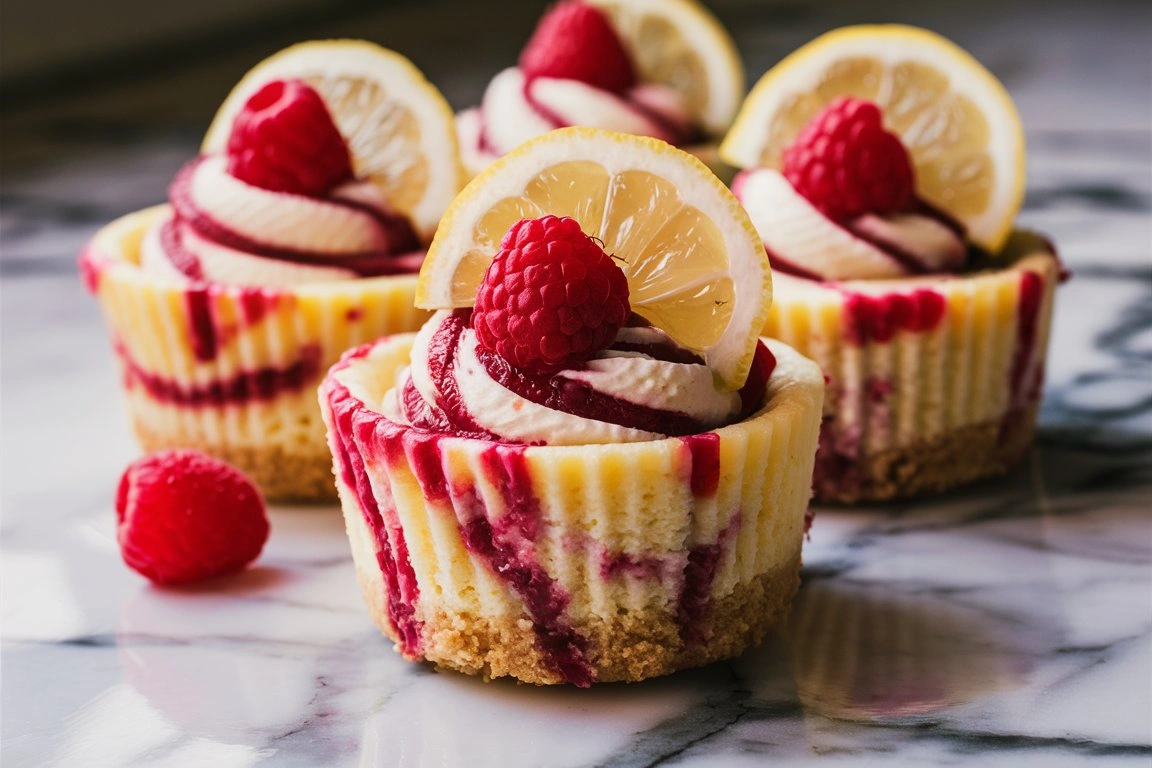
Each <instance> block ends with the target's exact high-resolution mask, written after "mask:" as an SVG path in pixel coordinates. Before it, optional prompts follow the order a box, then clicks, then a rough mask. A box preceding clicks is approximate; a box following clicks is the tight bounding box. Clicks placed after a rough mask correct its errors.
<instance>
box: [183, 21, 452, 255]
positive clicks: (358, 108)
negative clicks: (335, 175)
mask: <svg viewBox="0 0 1152 768" xmlns="http://www.w3.org/2000/svg"><path fill="white" fill-rule="evenodd" d="M278 79H297V80H303V81H304V82H306V83H308V84H309V85H311V86H312V87H313V88H315V89H316V91H317V92H318V93H319V94H320V96H321V97H322V98H323V99H324V102H325V104H327V106H328V111H329V112H331V113H332V118H333V120H335V122H336V126H337V127H338V128H339V129H340V133H341V134H342V135H343V136H344V139H345V141H347V142H348V150H349V153H350V154H351V156H352V170H353V172H354V173H355V174H356V177H357V178H360V179H370V180H372V181H373V182H375V183H376V185H377V186H379V187H380V190H381V191H382V192H383V194H384V196H385V199H387V200H388V202H389V204H391V205H393V206H395V207H396V208H397V209H398V210H400V211H401V212H403V213H404V214H405V215H407V216H408V217H409V218H410V219H411V220H412V224H413V226H414V227H415V229H416V233H417V234H418V235H419V236H420V237H421V240H422V241H423V242H427V241H428V240H430V239H431V237H432V233H433V232H435V230H436V225H437V223H438V222H439V221H440V216H441V214H443V213H444V209H445V208H447V207H448V204H449V203H450V202H452V198H453V197H454V196H455V195H456V193H457V192H458V191H460V187H461V186H463V184H464V175H463V170H462V166H461V164H460V147H459V144H458V142H457V140H456V124H455V118H454V116H453V113H452V108H451V107H449V106H448V102H447V101H445V100H444V97H443V96H442V95H441V94H440V92H439V91H438V90H436V88H435V87H434V86H433V85H432V84H430V83H429V82H428V81H427V80H425V79H424V75H423V74H421V73H420V70H418V69H417V68H416V67H415V66H414V65H413V64H412V62H410V61H409V60H408V59H406V58H404V57H403V56H401V55H400V54H398V53H396V52H394V51H390V50H388V49H386V48H381V47H380V46H378V45H375V44H373V43H369V42H365V41H362V40H316V41H312V42H307V43H300V44H298V45H293V46H291V47H289V48H285V49H284V50H283V51H280V52H279V53H276V54H273V55H272V56H270V57H269V58H267V59H265V60H264V61H262V62H260V63H259V64H257V65H256V66H255V67H253V68H252V69H251V70H250V71H249V72H248V74H246V75H245V76H244V77H243V79H241V80H240V82H239V83H238V84H237V85H236V87H235V88H233V89H232V92H231V93H230V94H228V98H227V99H225V100H224V103H223V105H221V107H220V109H219V111H217V112H216V117H215V118H214V119H213V120H212V125H211V126H210V127H209V128H208V134H207V135H206V136H205V137H204V143H203V146H202V149H203V151H204V152H221V151H223V150H224V148H225V146H226V145H227V143H228V134H229V133H230V132H231V131H232V123H233V121H234V120H235V119H236V115H237V114H238V113H239V112H240V109H241V108H242V107H243V106H244V103H245V102H246V101H247V100H248V97H250V96H251V95H252V94H253V93H255V92H256V91H257V90H258V89H259V88H260V87H261V86H262V85H264V84H265V83H267V82H269V81H270V80H278Z"/></svg>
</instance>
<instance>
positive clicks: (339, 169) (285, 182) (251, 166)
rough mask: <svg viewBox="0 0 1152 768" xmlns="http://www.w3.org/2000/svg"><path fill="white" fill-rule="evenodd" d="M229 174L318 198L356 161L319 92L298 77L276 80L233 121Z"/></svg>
mask: <svg viewBox="0 0 1152 768" xmlns="http://www.w3.org/2000/svg"><path fill="white" fill-rule="evenodd" d="M228 173H230V174H232V175H233V176H235V177H236V178H238V179H240V180H241V181H245V182H247V183H249V184H251V185H253V186H256V187H261V188H263V189H270V190H272V191H273V192H291V193H293V194H297V195H310V196H313V197H316V196H319V195H323V194H324V193H325V192H327V191H328V190H330V189H331V188H332V187H334V186H335V185H337V184H339V183H340V182H342V181H345V180H347V179H349V178H351V176H352V163H351V160H350V159H349V157H348V146H347V144H345V143H344V137H343V136H341V135H340V131H339V130H337V128H336V124H335V123H333V122H332V116H331V115H330V114H328V107H326V106H325V105H324V100H323V99H321V98H320V94H318V93H316V91H315V90H313V89H312V87H311V86H309V85H308V84H306V83H303V82H300V81H299V80H273V81H271V82H270V83H267V84H266V85H264V86H263V87H262V88H261V89H260V90H258V91H256V93H254V94H252V96H251V97H249V99H248V101H246V102H245V103H244V107H243V108H242V109H241V110H240V114H238V115H237V116H236V120H235V121H234V122H233V123H232V133H231V135H229V136H228Z"/></svg>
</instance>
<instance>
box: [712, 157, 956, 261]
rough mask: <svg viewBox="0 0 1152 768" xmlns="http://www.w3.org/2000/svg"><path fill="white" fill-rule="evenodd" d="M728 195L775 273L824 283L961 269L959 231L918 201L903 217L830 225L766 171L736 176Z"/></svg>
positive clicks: (773, 173)
mask: <svg viewBox="0 0 1152 768" xmlns="http://www.w3.org/2000/svg"><path fill="white" fill-rule="evenodd" d="M732 192H733V194H735V195H736V198H737V199H738V200H739V201H740V203H741V204H742V205H743V206H744V209H745V210H746V211H748V216H749V218H750V219H751V220H752V224H753V225H754V226H755V227H756V231H757V232H759V233H760V237H761V239H763V241H764V247H765V248H766V249H767V250H768V256H769V258H770V259H771V261H772V269H773V270H774V271H777V272H783V273H785V274H791V275H794V276H797V277H803V278H807V279H809V280H816V281H820V282H829V281H836V280H853V279H882V278H895V277H905V276H908V275H925V274H945V273H954V272H959V271H960V270H962V269H963V268H964V267H965V265H966V264H967V259H968V244H967V243H966V241H965V233H964V228H963V227H962V226H961V225H960V224H959V223H958V222H956V221H954V220H953V219H952V218H951V217H949V216H948V215H947V214H945V213H943V212H941V211H939V210H937V209H935V208H933V207H932V206H930V205H928V204H926V203H924V202H921V201H916V202H914V204H913V206H912V209H911V210H909V211H905V212H900V213H891V214H884V215H879V214H874V213H866V214H862V215H859V216H855V217H851V218H848V219H846V220H843V221H840V220H834V219H832V218H829V217H828V216H826V215H825V214H824V213H823V212H822V211H820V210H819V209H818V208H816V207H815V206H814V205H812V203H810V202H809V201H808V200H806V199H805V198H804V197H803V196H802V195H801V194H800V193H799V192H797V191H796V190H795V189H794V188H793V187H792V185H791V184H790V183H789V182H788V180H787V179H786V178H785V177H784V175H783V174H781V173H780V172H779V171H776V170H773V169H770V168H756V169H752V170H747V171H743V172H741V173H740V174H739V175H738V176H737V177H736V179H735V180H734V181H733V183H732Z"/></svg>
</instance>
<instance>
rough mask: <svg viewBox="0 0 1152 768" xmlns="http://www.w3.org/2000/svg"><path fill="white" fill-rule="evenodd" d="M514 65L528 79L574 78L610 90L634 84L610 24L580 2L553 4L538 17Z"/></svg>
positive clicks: (631, 70) (625, 54)
mask: <svg viewBox="0 0 1152 768" xmlns="http://www.w3.org/2000/svg"><path fill="white" fill-rule="evenodd" d="M520 69H521V70H522V71H523V72H524V75H525V76H526V77H529V78H532V77H557V78H563V79H566V80H579V81H580V82H582V83H587V84H588V85H591V86H595V87H596V88H600V89H602V90H605V91H612V92H613V93H621V92H623V91H626V90H628V89H629V88H631V87H632V86H633V85H635V84H636V70H635V68H634V67H633V66H632V57H631V56H630V55H629V54H628V51H627V50H625V48H624V43H623V42H621V40H620V37H619V35H617V34H616V30H615V29H614V28H613V27H612V22H610V21H609V20H608V17H607V16H606V15H605V14H604V12H603V11H601V10H600V9H599V8H595V7H593V6H591V5H588V4H587V3H584V2H581V1H580V0H568V2H563V3H559V4H558V5H556V7H555V8H553V9H552V10H550V11H548V13H547V14H545V15H544V17H543V18H542V19H540V23H539V24H538V25H537V26H536V31H535V32H534V33H533V34H532V39H531V40H529V41H528V45H526V46H524V50H523V51H522V52H521V53H520Z"/></svg>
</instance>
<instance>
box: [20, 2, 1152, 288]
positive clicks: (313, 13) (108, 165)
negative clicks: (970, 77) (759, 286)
mask: <svg viewBox="0 0 1152 768" xmlns="http://www.w3.org/2000/svg"><path fill="white" fill-rule="evenodd" d="M708 4H709V5H710V6H711V7H712V8H713V10H714V11H715V13H716V14H717V16H719V17H720V19H721V21H723V22H724V23H725V25H726V26H727V27H728V29H729V30H731V32H732V34H733V35H734V36H735V38H736V41H737V43H738V44H739V46H740V49H741V51H742V53H743V55H744V60H745V64H746V67H747V70H748V75H749V82H750V83H751V82H752V81H753V79H754V78H756V77H758V76H759V75H760V74H761V73H763V72H764V70H765V69H767V68H768V67H769V66H771V65H772V64H773V63H774V62H776V61H778V60H779V59H780V58H781V57H782V56H783V55H785V54H787V53H788V52H789V51H791V50H793V49H794V48H796V47H798V46H799V45H802V44H803V43H805V42H806V41H808V40H809V39H811V38H812V37H814V36H815V35H817V34H819V33H821V32H823V31H826V30H828V29H831V28H833V27H836V26H840V25H843V24H850V23H860V22H884V21H900V22H906V23H911V24H918V25H923V26H928V27H931V28H933V29H935V30H937V31H939V32H942V33H944V34H945V35H947V36H948V37H951V38H952V39H953V40H955V41H956V42H958V43H959V44H960V45H962V46H963V47H965V48H967V49H968V50H970V51H971V52H972V53H973V54H975V55H976V57H977V58H979V59H980V60H981V61H983V62H984V63H985V64H986V65H987V66H988V67H989V68H990V69H991V70H992V71H993V72H994V73H996V74H997V75H998V76H999V77H1000V78H1001V79H1002V80H1003V81H1004V82H1005V84H1006V85H1007V86H1008V89H1009V91H1010V92H1011V93H1012V95H1013V96H1014V97H1015V99H1016V101H1017V103H1018V105H1019V108H1020V111H1021V113H1022V115H1023V118H1024V122H1025V125H1026V127H1027V129H1028V131H1029V134H1030V138H1031V139H1032V140H1033V149H1034V151H1033V152H1032V161H1033V163H1032V167H1033V169H1034V170H1036V169H1037V168H1038V167H1039V169H1040V172H1043V170H1044V169H1043V162H1044V160H1043V158H1042V157H1040V156H1038V155H1037V152H1036V151H1035V150H1038V151H1039V152H1041V153H1043V152H1045V151H1046V149H1047V148H1048V147H1050V146H1051V145H1052V143H1053V142H1055V143H1056V144H1060V143H1062V142H1064V143H1066V142H1068V141H1074V142H1080V143H1083V142H1085V141H1095V140H1097V139H1099V140H1100V141H1101V142H1103V143H1104V144H1107V145H1109V146H1112V147H1114V148H1117V149H1121V150H1125V151H1127V152H1128V153H1129V154H1130V155H1131V157H1132V160H1133V161H1134V162H1135V163H1138V164H1139V165H1141V166H1142V167H1137V168H1134V169H1133V171H1134V172H1137V173H1142V174H1143V178H1144V179H1146V177H1147V174H1148V165H1149V157H1150V152H1149V135H1150V134H1149V126H1150V125H1152V54H1150V53H1149V41H1150V40H1152V3H1149V2H1147V0H1094V1H1092V2H1087V1H1084V0H1080V1H1079V2H1077V1H1074V0H1049V1H1046V2H1029V0H962V1H959V2H922V1H918V0H852V1H843V0H841V1H839V2H836V1H833V0H807V2H798V1H796V0H791V1H789V0H781V1H779V2H772V1H766V0H712V1H711V2H709V3H708ZM546 6H547V3H545V2H531V1H529V0H501V1H500V2H499V3H494V4H493V3H480V2H464V1H462V0H408V1H407V2H404V1H400V0H373V1H371V2H369V1H366V0H246V1H245V2H240V3H237V2H233V1H232V0H192V1H191V2H160V3H157V2H149V1H147V0H104V1H103V2H89V1H87V0H6V2H3V3H0V110H2V118H0V120H2V123H0V138H2V142H0V170H2V172H3V187H2V188H0V193H2V194H3V198H2V203H3V205H2V212H0V230H2V240H0V246H2V250H3V257H4V269H5V270H6V271H7V272H8V273H9V274H11V273H12V271H13V270H15V271H26V270H59V269H71V268H72V258H73V257H74V255H75V253H76V251H77V249H78V248H79V247H80V245H81V244H82V242H83V239H84V238H85V237H86V236H87V235H88V234H90V233H91V231H92V230H93V229H95V227H96V226H97V225H98V224H100V223H102V222H104V221H107V220H109V219H111V218H113V217H115V216H117V215H119V214H121V213H124V212H127V211H129V210H131V209H134V208H139V207H142V206H144V205H148V204H152V203H155V202H159V201H160V200H162V199H163V198H164V196H165V187H166V185H167V181H168V180H169V178H170V177H171V174H172V172H174V171H175V170H176V169H177V168H178V167H179V165H180V164H181V163H182V162H183V161H184V160H185V159H187V158H188V157H189V156H190V155H191V154H192V153H194V152H195V148H196V146H197V144H198V141H199V139H200V136H201V134H202V133H203V131H204V129H205V128H206V126H207V125H208V122H209V120H210V119H211V117H212V114H213V112H214V111H215V109H216V106H217V105H218V104H219V103H220V101H221V100H222V99H223V97H224V96H225V95H226V94H227V92H228V90H229V89H230V88H231V86H232V85H233V84H234V83H235V82H236V81H237V80H238V79H239V77H240V76H241V75H242V74H243V73H244V72H245V71H246V70H247V69H248V68H249V67H251V66H252V65H253V64H255V63H256V62H258V61H259V60H260V59H262V58H264V57H265V56H267V55H268V54H271V53H273V52H275V51H276V50H278V49H280V48H282V47H284V46H285V45H288V44H290V43H293V42H297V41H300V40H304V39H310V38H319V37H363V38H367V39H369V40H373V41H376V42H379V43H381V44H383V45H386V46H389V47H392V48H395V49H397V50H398V51H400V52H402V53H404V54H406V55H407V56H409V57H410V58H411V59H412V60H413V61H415V63H416V64H417V66H419V67H420V68H421V69H422V70H423V71H424V72H425V73H426V74H427V75H428V77H429V78H430V79H431V80H432V81H433V82H435V83H436V84H437V85H438V86H439V87H440V88H441V90H442V91H444V93H445V95H446V96H447V97H448V99H449V101H451V102H452V103H453V105H454V106H456V107H463V106H467V105H470V104H474V103H476V101H477V100H478V99H479V97H480V93H481V91H482V89H483V86H484V84H485V83H486V82H487V80H488V79H489V78H490V77H491V76H492V75H493V74H494V73H495V72H497V71H498V70H499V69H500V68H502V67H504V66H507V65H510V64H512V63H513V62H514V61H515V58H516V55H517V52H518V50H519V48H520V46H521V45H522V44H523V43H524V41H525V40H526V39H527V37H528V35H529V34H530V32H531V30H532V27H533V26H534V24H535V22H536V20H537V19H538V18H539V16H540V14H541V12H542V11H543V9H544V8H545V7H546ZM1038 164H1039V166H1038ZM1144 186H1146V185H1144ZM1032 188H1033V190H1034V192H1035V191H1037V190H1036V187H1035V185H1033V187H1032ZM1080 191H1081V192H1083V191H1084V190H1080ZM1089 191H1092V190H1089ZM1095 191H1096V192H1100V193H1102V194H1104V195H1105V196H1107V194H1108V191H1107V190H1095ZM1112 192H1113V193H1115V190H1113V191H1112ZM1038 200H1039V199H1035V200H1030V201H1029V202H1030V204H1035V203H1037V202H1038ZM1057 202H1058V201H1057ZM45 206H48V207H52V208H54V209H57V210H53V211H52V215H51V216H48V213H47V211H46V210H45ZM45 216H48V218H50V219H51V231H50V232H45V231H44V230H43V229H42V228H41V227H40V226H39V224H41V223H43V222H44V221H45ZM1142 255H1146V251H1145V254H1142ZM1128 256H1129V257H1131V256H1132V254H1128Z"/></svg>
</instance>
